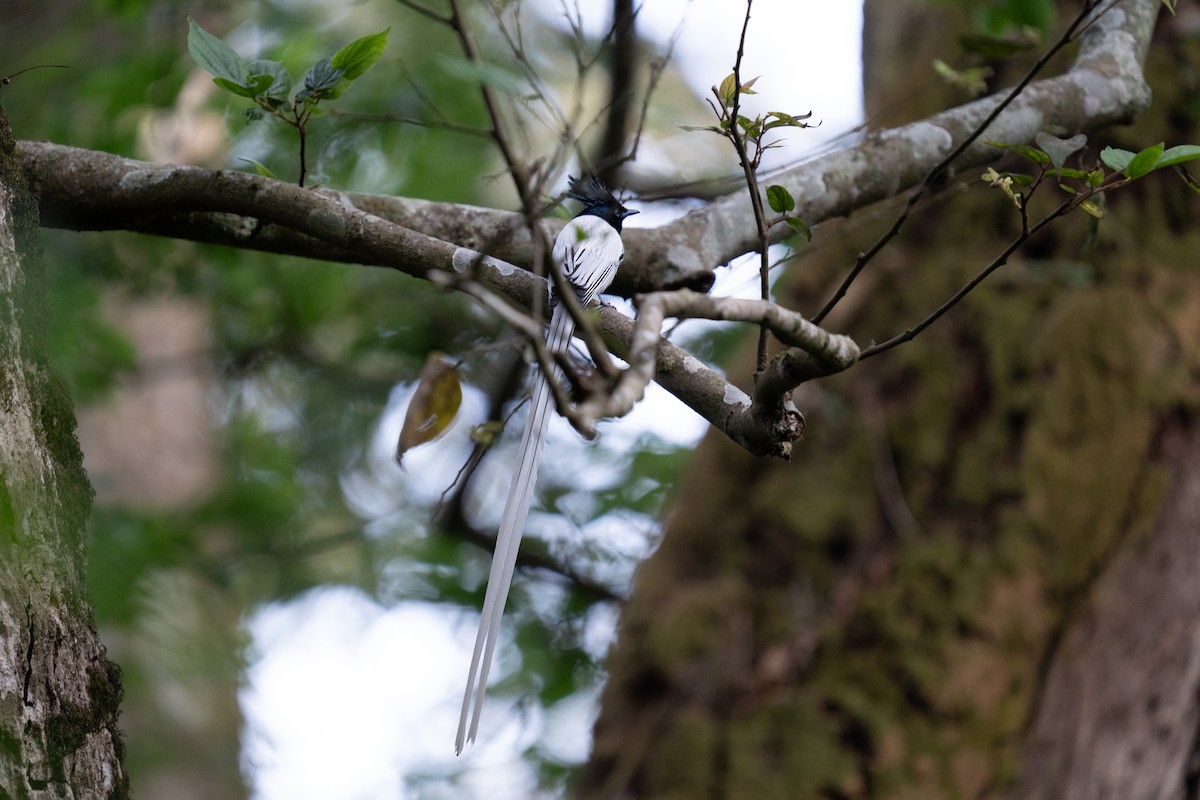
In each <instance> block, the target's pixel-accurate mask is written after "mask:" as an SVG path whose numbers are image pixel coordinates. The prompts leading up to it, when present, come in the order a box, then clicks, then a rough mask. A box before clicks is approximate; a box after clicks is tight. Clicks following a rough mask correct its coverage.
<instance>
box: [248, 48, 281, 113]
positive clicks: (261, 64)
mask: <svg viewBox="0 0 1200 800" xmlns="http://www.w3.org/2000/svg"><path fill="white" fill-rule="evenodd" d="M247 73H248V74H249V75H250V80H252V81H255V88H258V87H261V89H259V91H258V92H257V93H256V94H255V95H254V96H255V97H256V98H257V97H259V96H262V97H264V98H266V99H267V100H276V101H279V103H278V104H282V102H283V101H285V100H287V96H288V92H290V91H291V90H292V76H291V75H289V74H288V71H287V68H286V67H284V66H283V64H281V63H280V62H278V61H267V60H266V59H259V60H258V61H252V62H251V63H250V65H249V66H248V67H247ZM262 78H269V79H270V80H269V81H266V82H265V85H264V81H262V80H261V79H262ZM278 104H277V103H271V104H270V105H271V106H272V107H275V106H276V105H278Z"/></svg>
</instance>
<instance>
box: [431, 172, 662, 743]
mask: <svg viewBox="0 0 1200 800" xmlns="http://www.w3.org/2000/svg"><path fill="white" fill-rule="evenodd" d="M567 196H568V197H570V198H573V199H575V200H578V201H580V202H581V203H583V210H582V211H580V212H579V214H577V215H576V216H575V218H574V219H572V220H571V221H570V222H568V223H567V224H566V226H564V227H563V229H562V230H561V231H560V232H559V234H558V237H557V238H556V239H555V240H554V250H553V259H554V262H553V263H554V265H555V266H556V267H557V268H558V269H560V270H562V274H563V277H565V278H566V279H567V282H568V283H569V284H570V285H571V286H573V287H574V288H575V292H576V295H577V296H578V298H579V305H580V307H583V306H586V305H587V304H588V303H590V302H591V301H592V300H595V299H596V298H597V297H598V296H599V295H600V293H601V292H603V291H604V290H605V289H607V288H608V285H609V284H610V283H612V280H613V277H614V276H615V275H616V274H617V267H618V266H620V264H621V259H623V258H624V257H625V245H624V244H623V243H622V242H621V223H622V221H623V220H624V219H625V218H626V217H628V216H630V215H633V214H636V213H638V212H636V211H631V210H630V209H628V208H625V207H624V206H623V205H621V203H620V202H619V201H618V200H617V199H616V198H615V197H613V194H612V192H610V191H609V189H608V187H607V186H605V185H604V184H603V183H602V182H601V181H600V180H599V179H598V178H593V179H592V180H591V181H590V182H589V183H587V184H585V183H584V182H583V181H582V180H579V179H576V178H571V179H570V186H569V191H568V192H567ZM550 286H551V291H550V305H551V308H552V313H551V317H550V328H549V330H548V332H547V334H546V348H547V349H548V350H549V351H550V352H551V353H559V352H564V351H565V350H566V348H567V346H568V345H569V344H570V342H571V334H572V333H573V332H574V330H575V320H574V319H573V318H572V317H571V314H570V312H569V311H568V310H567V307H566V304H565V303H561V302H558V298H557V296H556V294H555V292H554V284H553V282H551V284H550ZM530 393H531V396H532V399H531V401H530V407H529V420H528V422H526V424H525V434H524V436H523V437H522V439H521V454H520V459H519V461H518V462H517V469H516V472H514V473H513V479H512V486H511V487H510V488H509V490H508V501H507V502H506V503H505V505H504V514H503V516H501V518H500V530H499V532H498V533H497V534H496V551H495V553H494V554H493V555H492V570H491V573H490V574H489V576H488V587H487V594H486V595H485V596H484V601H483V615H482V617H481V618H480V620H479V633H478V634H477V635H476V636H475V651H474V652H473V653H472V655H471V672H470V674H469V675H468V676H467V688H466V691H465V692H464V693H463V704H462V715H461V716H460V717H459V720H458V736H457V737H456V738H455V740H454V752H455V753H461V752H462V750H463V746H464V744H465V743H466V742H473V741H475V735H476V733H478V731H479V714H480V711H481V710H482V708H483V695H484V691H485V690H486V687H487V679H488V672H489V671H490V669H491V666H492V656H493V654H494V653H495V650H496V641H497V639H498V637H499V632H500V617H501V616H502V615H503V614H504V605H505V603H506V601H507V600H508V590H509V587H510V586H511V585H512V576H513V570H514V569H515V568H516V564H517V550H518V549H519V547H520V544H521V534H522V533H523V532H524V530H525V518H526V517H527V516H528V514H529V503H530V500H531V498H532V497H533V487H534V483H535V481H536V479H537V471H538V465H539V464H540V463H541V461H542V445H543V444H544V440H545V434H546V425H547V423H548V422H549V420H550V409H551V408H552V407H553V405H554V400H553V395H552V394H551V391H550V383H549V379H548V378H547V376H546V375H544V374H543V373H542V372H541V370H537V371H536V372H535V373H534V376H533V385H532V387H531V388H530ZM468 717H469V718H470V721H471V724H470V730H469V732H468V728H467V719H468Z"/></svg>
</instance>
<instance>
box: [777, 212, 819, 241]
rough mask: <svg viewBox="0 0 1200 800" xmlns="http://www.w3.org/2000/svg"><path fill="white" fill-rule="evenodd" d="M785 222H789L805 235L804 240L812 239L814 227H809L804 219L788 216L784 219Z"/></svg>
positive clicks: (789, 225)
mask: <svg viewBox="0 0 1200 800" xmlns="http://www.w3.org/2000/svg"><path fill="white" fill-rule="evenodd" d="M784 222H786V223H787V226H788V227H789V228H791V229H792V230H794V231H795V232H796V233H798V234H800V235H801V236H803V237H804V241H806V242H811V241H812V229H811V228H809V227H808V224H807V223H806V222H805V221H804V220H802V219H800V218H799V217H788V218H787V219H785V220H784Z"/></svg>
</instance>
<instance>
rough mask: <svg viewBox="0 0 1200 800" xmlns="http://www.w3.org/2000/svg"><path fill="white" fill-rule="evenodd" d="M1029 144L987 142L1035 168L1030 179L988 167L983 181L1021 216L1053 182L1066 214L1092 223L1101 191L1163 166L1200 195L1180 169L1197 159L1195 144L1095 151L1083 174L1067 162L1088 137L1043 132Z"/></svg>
mask: <svg viewBox="0 0 1200 800" xmlns="http://www.w3.org/2000/svg"><path fill="white" fill-rule="evenodd" d="M1034 141H1035V144H1036V146H1034V145H1027V144H1006V143H1003V142H988V144H990V145H991V146H993V147H998V148H1001V149H1004V150H1009V151H1011V152H1013V153H1016V154H1017V155H1019V156H1021V157H1023V158H1025V159H1027V160H1029V161H1032V162H1033V163H1034V164H1035V165H1036V166H1037V168H1038V169H1037V171H1036V173H1033V174H1030V173H1022V172H997V171H996V170H995V169H992V168H990V167H989V168H988V171H987V172H986V173H984V175H983V179H984V180H985V181H987V182H988V183H989V184H991V185H992V186H994V187H996V188H998V189H1000V190H1001V191H1003V192H1004V193H1005V194H1006V195H1008V198H1009V199H1010V200H1011V201H1012V202H1013V204H1014V205H1015V206H1016V207H1017V208H1018V209H1020V210H1021V212H1022V214H1024V212H1025V209H1026V208H1027V207H1028V202H1029V199H1030V197H1032V196H1033V194H1034V192H1035V191H1036V190H1037V189H1038V187H1040V186H1041V185H1042V184H1043V183H1044V182H1045V181H1046V180H1047V179H1054V180H1056V181H1057V184H1058V188H1059V189H1060V190H1061V191H1063V192H1064V193H1066V194H1068V195H1070V196H1071V198H1070V202H1069V203H1068V208H1067V210H1070V209H1071V208H1075V207H1079V208H1082V209H1083V210H1084V211H1085V212H1086V213H1088V214H1090V215H1091V216H1093V217H1095V218H1096V219H1100V218H1101V217H1103V216H1104V210H1103V208H1102V206H1101V205H1100V204H1099V203H1098V202H1097V201H1098V200H1099V199H1100V198H1101V196H1102V194H1103V192H1105V191H1110V190H1113V189H1118V188H1121V187H1124V186H1127V185H1129V184H1130V183H1132V182H1133V181H1136V180H1139V179H1141V178H1144V177H1146V176H1147V175H1149V174H1150V173H1151V172H1154V171H1155V170H1159V169H1162V168H1164V167H1175V169H1176V171H1177V172H1178V173H1179V175H1180V177H1182V178H1183V180H1184V182H1186V183H1187V184H1188V186H1190V187H1191V188H1192V189H1194V190H1196V191H1200V183H1197V181H1196V179H1195V178H1193V177H1192V176H1191V175H1190V174H1189V173H1188V172H1187V171H1186V170H1185V169H1184V168H1183V166H1182V165H1183V164H1185V163H1187V162H1189V161H1195V160H1196V159H1200V145H1192V144H1184V145H1178V146H1175V147H1171V148H1167V147H1165V146H1164V144H1163V143H1162V142H1159V143H1158V144H1155V145H1151V146H1150V147H1147V148H1145V149H1143V150H1141V151H1139V152H1137V153H1134V152H1131V151H1129V150H1120V149H1118V148H1114V147H1106V148H1104V149H1103V150H1102V151H1101V152H1100V163H1099V164H1095V165H1092V166H1091V167H1090V168H1086V169H1084V168H1077V167H1069V166H1067V160H1068V159H1070V158H1071V157H1072V156H1073V155H1075V154H1076V153H1078V152H1079V151H1081V150H1082V149H1083V147H1084V145H1086V144H1087V136H1085V135H1083V134H1079V135H1077V136H1072V137H1071V138H1069V139H1060V138H1058V137H1056V136H1051V135H1050V134H1048V133H1045V132H1042V133H1039V134H1038V135H1037V136H1036V137H1035V140H1034Z"/></svg>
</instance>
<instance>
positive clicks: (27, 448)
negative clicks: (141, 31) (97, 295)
mask: <svg viewBox="0 0 1200 800" xmlns="http://www.w3.org/2000/svg"><path fill="white" fill-rule="evenodd" d="M43 270H44V266H43V264H42V260H41V248H40V244H39V241H38V220H37V206H36V204H35V203H34V201H33V199H32V197H31V196H30V195H29V193H28V191H27V189H26V186H25V182H24V178H23V177H22V176H21V174H20V170H19V169H18V167H17V165H16V160H15V158H14V153H13V138H12V133H11V131H10V129H9V126H8V120H7V118H6V117H5V116H4V112H3V110H2V109H0V386H3V407H2V410H0V475H2V476H3V479H2V482H0V709H3V710H2V712H0V797H3V798H15V799H16V800H25V798H61V797H72V798H121V797H126V796H128V782H127V780H126V777H125V774H124V771H123V768H122V765H121V748H122V744H121V736H120V732H119V731H118V730H117V728H116V722H117V713H118V705H119V702H120V698H121V682H120V675H119V672H118V670H117V668H116V667H115V666H114V665H113V664H112V663H110V662H109V661H108V660H107V659H106V658H105V656H104V649H103V647H101V645H100V642H99V639H98V638H97V636H96V630H95V625H94V623H93V620H92V613H91V608H90V606H89V605H88V600H87V587H86V583H85V578H84V576H85V552H86V532H85V526H86V522H87V516H88V513H89V509H90V507H91V497H92V491H91V486H90V485H89V484H88V481H87V476H86V475H85V473H84V471H83V465H82V456H81V454H80V451H79V446H78V443H77V442H76V440H75V434H74V428H75V418H74V412H73V411H72V408H71V402H70V399H69V398H68V396H67V393H66V390H65V388H64V387H63V386H62V384H61V383H60V382H59V381H58V379H57V378H56V377H55V376H54V374H53V373H52V372H51V370H50V368H49V365H48V364H47V362H46V356H45V352H44V347H43V343H44V342H43V340H44V334H45V330H46V326H47V324H48V322H47V318H48V315H49V305H48V301H47V296H46V287H45V275H44V271H43Z"/></svg>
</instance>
